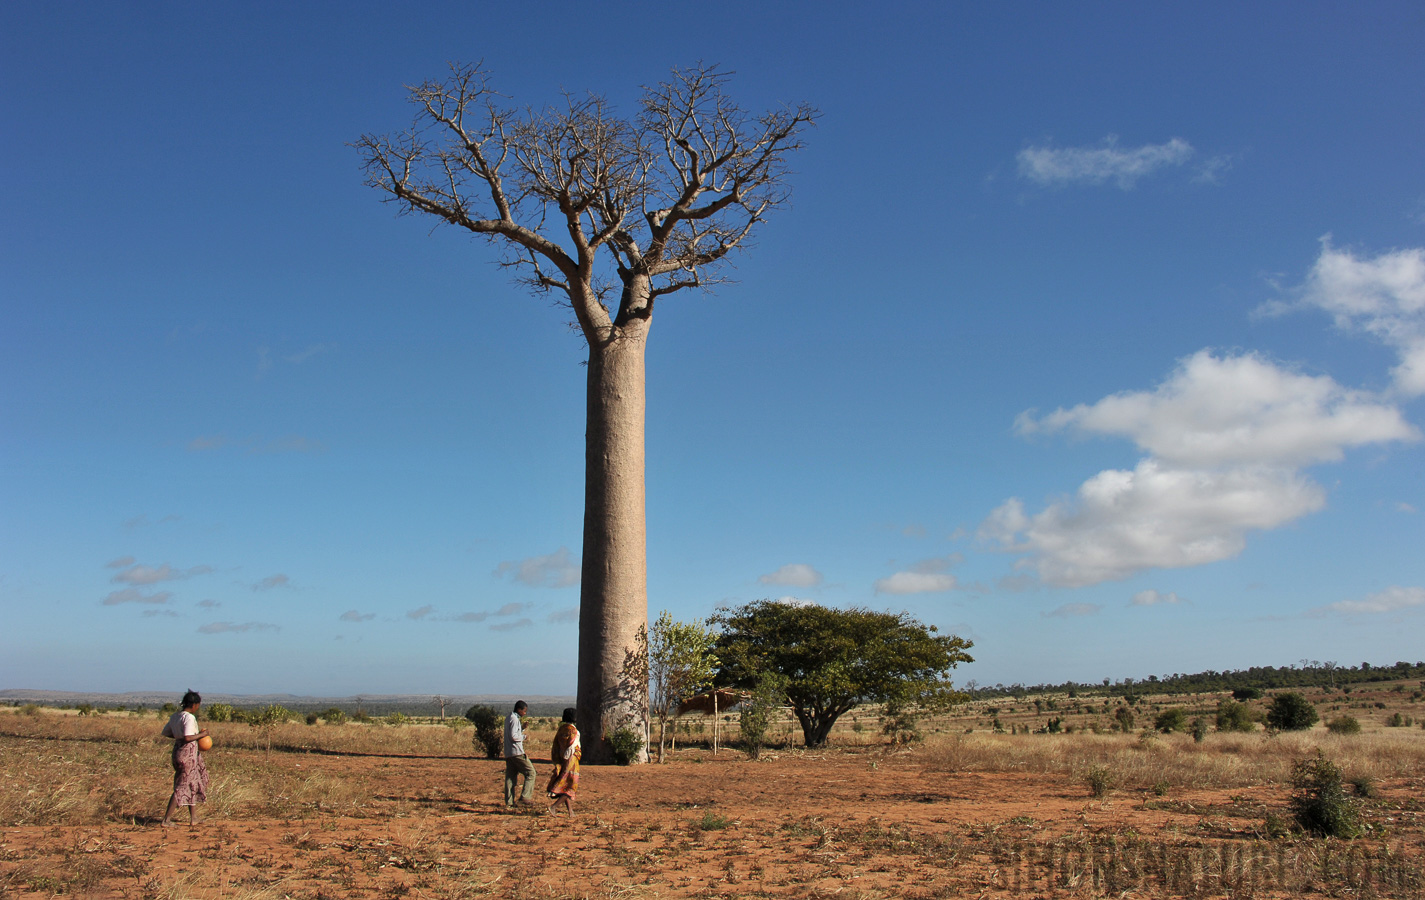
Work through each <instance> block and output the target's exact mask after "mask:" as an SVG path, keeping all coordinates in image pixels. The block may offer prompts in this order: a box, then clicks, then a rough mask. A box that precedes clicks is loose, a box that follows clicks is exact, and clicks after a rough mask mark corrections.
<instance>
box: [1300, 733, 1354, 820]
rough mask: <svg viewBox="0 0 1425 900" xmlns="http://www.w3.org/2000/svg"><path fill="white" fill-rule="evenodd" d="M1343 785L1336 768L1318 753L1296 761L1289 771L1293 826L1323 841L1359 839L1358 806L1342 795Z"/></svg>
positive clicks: (1324, 756)
mask: <svg viewBox="0 0 1425 900" xmlns="http://www.w3.org/2000/svg"><path fill="white" fill-rule="evenodd" d="M1345 784H1346V782H1345V778H1344V776H1343V775H1342V773H1341V769H1340V767H1339V766H1337V765H1336V764H1335V763H1333V762H1332V761H1331V760H1329V759H1327V758H1326V755H1325V754H1324V753H1322V752H1321V750H1320V749H1318V750H1317V751H1316V754H1315V755H1314V756H1309V757H1307V758H1305V759H1302V760H1299V761H1297V763H1296V764H1295V765H1293V766H1292V770H1291V786H1292V795H1291V811H1292V815H1293V816H1295V817H1296V822H1297V824H1298V825H1300V826H1301V828H1302V829H1303V830H1305V831H1307V832H1309V833H1311V834H1316V835H1321V836H1323V837H1336V838H1354V837H1359V836H1360V834H1361V821H1360V819H1361V816H1360V808H1359V804H1358V803H1357V802H1356V800H1355V798H1353V797H1351V796H1350V795H1348V794H1347V793H1346V788H1345Z"/></svg>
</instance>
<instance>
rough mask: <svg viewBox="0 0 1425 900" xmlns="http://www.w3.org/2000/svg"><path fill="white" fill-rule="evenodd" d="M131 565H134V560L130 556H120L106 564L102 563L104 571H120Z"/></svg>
mask: <svg viewBox="0 0 1425 900" xmlns="http://www.w3.org/2000/svg"><path fill="white" fill-rule="evenodd" d="M133 564H134V558H133V557H132V556H121V557H119V558H118V559H111V560H109V561H108V562H106V563H104V568H106V569H122V568H124V567H125V566H131V565H133Z"/></svg>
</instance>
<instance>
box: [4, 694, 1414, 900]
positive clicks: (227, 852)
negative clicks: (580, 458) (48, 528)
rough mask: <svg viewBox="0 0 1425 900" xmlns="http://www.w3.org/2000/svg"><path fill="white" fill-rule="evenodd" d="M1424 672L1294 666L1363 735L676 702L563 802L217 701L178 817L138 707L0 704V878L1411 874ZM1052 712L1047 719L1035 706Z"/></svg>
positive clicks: (408, 892)
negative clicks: (1325, 773)
mask: <svg viewBox="0 0 1425 900" xmlns="http://www.w3.org/2000/svg"><path fill="white" fill-rule="evenodd" d="M1417 687H1418V685H1416V684H1414V683H1411V684H1409V685H1407V688H1408V689H1407V690H1405V691H1400V690H1394V689H1393V687H1392V686H1390V685H1380V686H1371V687H1370V688H1358V689H1357V690H1356V691H1354V692H1353V693H1351V694H1350V695H1344V694H1342V693H1341V692H1340V691H1336V692H1335V693H1333V694H1330V695H1325V694H1322V693H1321V692H1308V695H1309V696H1310V698H1311V699H1312V700H1313V702H1314V703H1315V704H1316V706H1317V708H1318V709H1319V710H1320V712H1321V714H1322V718H1323V719H1330V718H1332V717H1333V716H1335V715H1339V714H1340V710H1334V709H1333V707H1335V706H1340V707H1341V709H1342V710H1349V711H1351V712H1352V714H1353V715H1355V716H1357V718H1358V719H1359V720H1360V722H1361V724H1362V726H1363V727H1362V731H1361V733H1359V734H1353V735H1338V734H1332V733H1328V732H1327V730H1326V729H1325V728H1324V727H1322V726H1321V725H1317V726H1316V727H1315V728H1314V729H1312V730H1310V731H1306V732H1295V733H1283V734H1278V735H1270V734H1268V733H1266V732H1265V731H1263V730H1262V729H1261V728H1260V727H1258V729H1257V730H1256V731H1254V732H1251V733H1218V732H1216V731H1211V732H1209V733H1207V734H1205V735H1204V736H1203V737H1202V740H1201V741H1196V740H1194V738H1193V736H1192V735H1191V734H1184V733H1172V734H1158V733H1155V732H1153V731H1151V730H1148V731H1144V730H1142V726H1143V725H1148V726H1150V728H1151V723H1152V718H1153V714H1154V711H1155V710H1161V709H1163V708H1168V707H1172V706H1183V707H1186V708H1188V711H1189V712H1190V713H1191V714H1193V715H1200V714H1205V713H1206V712H1207V711H1209V710H1210V709H1212V708H1213V707H1214V706H1215V704H1216V702H1217V700H1218V699H1220V698H1219V697H1216V696H1207V695H1201V696H1194V697H1181V698H1173V697H1166V698H1152V702H1147V701H1144V702H1140V703H1139V704H1138V705H1137V709H1136V710H1135V712H1136V714H1137V718H1138V726H1139V727H1138V728H1136V729H1135V730H1132V731H1129V732H1126V733H1125V732H1122V731H1117V732H1115V731H1112V730H1111V725H1112V723H1113V719H1112V716H1111V713H1112V710H1111V709H1110V707H1111V706H1112V701H1110V703H1109V704H1105V703H1104V702H1103V698H1102V697H1098V698H1085V699H1079V698H1067V697H1058V698H1054V697H1029V698H1020V699H999V700H994V701H979V702H975V703H971V704H967V705H966V706H963V707H960V708H958V709H957V711H956V713H955V715H953V716H950V717H947V718H939V719H935V720H933V721H928V722H921V723H920V730H921V738H920V739H919V740H912V741H909V742H904V743H890V742H889V741H888V740H887V739H886V738H885V737H883V736H882V735H881V733H880V729H879V725H878V723H877V719H876V716H875V713H874V711H871V710H866V711H858V713H857V714H856V715H855V716H854V717H852V716H848V717H846V719H845V720H844V721H843V722H841V723H840V724H839V726H838V728H837V730H836V731H835V732H834V733H833V739H832V745H831V746H830V747H829V748H827V749H825V750H818V751H807V750H804V749H800V748H798V747H796V746H795V742H789V741H786V740H785V737H786V736H788V735H790V734H791V732H790V729H789V728H785V727H784V728H783V730H782V731H781V735H782V737H783V738H784V740H782V741H781V742H780V744H779V745H777V746H773V747H772V748H771V749H770V750H768V751H766V752H764V754H763V755H762V757H761V758H760V759H757V760H752V759H749V758H748V757H747V756H746V754H744V753H742V752H740V751H739V750H738V749H736V748H735V747H733V748H727V747H724V748H723V749H721V750H720V752H717V753H714V752H712V749H711V747H710V740H709V738H710V736H711V735H710V727H709V724H708V722H707V721H706V720H704V719H702V718H701V717H689V718H688V719H685V720H684V729H683V732H684V733H682V734H681V735H680V742H679V745H678V749H677V750H676V751H675V752H673V753H672V754H670V759H669V761H668V762H666V763H664V764H662V765H645V766H634V767H627V768H621V767H587V768H585V769H584V775H583V782H582V784H581V786H580V797H579V802H578V806H577V810H576V811H577V815H576V816H575V817H574V818H573V819H568V818H564V817H558V818H554V817H549V816H545V815H541V814H539V813H538V812H524V811H521V812H508V811H506V810H505V808H504V806H503V803H502V800H501V797H500V782H501V778H502V774H503V765H502V764H501V763H500V762H499V761H492V760H487V759H483V758H477V755H476V752H475V750H474V748H473V746H472V742H471V730H470V729H469V728H468V727H466V728H457V727H452V726H451V725H450V724H439V723H421V724H410V723H406V724H398V725H389V724H380V723H373V724H359V723H347V724H344V725H340V726H337V725H327V724H322V723H319V724H315V725H305V724H297V723H294V724H287V725H281V726H277V727H276V728H274V729H273V730H272V732H271V734H270V735H269V734H266V733H264V732H263V731H261V730H260V729H257V728H253V727H250V726H248V725H245V724H240V723H214V724H210V725H208V727H209V728H210V729H211V730H212V731H213V733H214V736H215V738H216V741H217V746H216V747H215V748H214V749H213V750H212V751H210V752H209V753H208V755H207V763H208V767H209V770H210V772H211V773H212V788H211V792H210V802H209V803H208V804H207V805H206V806H207V809H206V810H205V812H206V815H207V816H208V818H207V820H206V822H204V823H203V824H202V825H200V826H199V827H197V828H193V829H190V828H188V827H186V825H183V826H181V827H177V828H173V829H163V828H160V827H159V826H158V820H159V818H160V815H161V813H162V811H163V807H164V804H165V802H166V801H167V798H168V792H169V789H170V786H171V785H170V781H169V779H170V769H169V766H168V761H167V749H168V745H167V742H166V741H164V740H162V739H161V738H159V737H158V732H159V729H160V728H161V727H162V724H163V720H162V719H161V718H160V717H159V716H158V714H156V713H155V712H154V711H152V710H150V711H146V712H141V713H139V712H114V711H109V712H106V713H104V714H90V715H82V716H81V715H78V714H77V713H76V712H74V711H72V710H63V711H61V710H50V709H44V708H35V707H23V708H21V707H17V708H14V709H10V708H3V709H0V759H3V763H0V897H12V896H13V897H49V896H75V897H125V898H175V900H177V898H187V897H195V898H233V900H257V898H280V897H293V898H310V900H317V898H337V897H366V898H399V897H412V898H417V897H419V898H452V900H455V898H476V897H510V898H556V897H633V898H636V897H833V896H835V897H846V898H880V897H925V898H929V897H1049V896H1061V897H1125V898H1132V897H1273V898H1284V897H1303V896H1308V897H1425V873H1423V872H1422V862H1423V861H1425V730H1422V728H1421V727H1420V724H1419V722H1418V721H1417V719H1418V718H1419V717H1420V716H1419V714H1420V713H1421V712H1422V710H1425V704H1421V703H1420V702H1418V701H1419V696H1418V691H1416V690H1415V688H1417ZM1035 700H1038V701H1039V703H1038V704H1037V705H1036V704H1035V702H1034V701H1035ZM1051 703H1052V708H1051V707H1050V704H1051ZM1396 716H1398V718H1395V719H1392V717H1396ZM1050 717H1054V718H1058V719H1059V726H1058V727H1059V728H1060V729H1061V730H1060V731H1059V733H1038V732H1039V730H1040V729H1041V728H1043V727H1044V725H1045V723H1046V722H1047V720H1048V718H1050ZM996 719H998V721H999V726H998V727H999V729H1000V731H997V730H996V729H995V725H994V722H995V720H996ZM1404 720H1409V721H1410V723H1411V724H1409V725H1401V724H1399V723H1400V722H1401V721H1404ZM1392 721H1395V722H1396V723H1397V724H1396V725H1395V726H1394V727H1392V726H1391V725H1390V723H1391V722H1392ZM462 724H463V723H462ZM724 727H726V728H730V729H731V731H732V734H731V737H733V738H734V739H735V737H736V717H735V716H732V717H729V718H728V719H727V722H726V725H725V726H724ZM1066 730H1067V732H1068V733H1065V731H1066ZM1001 732H1003V733H1001ZM1010 732H1013V733H1010ZM552 733H553V732H552V722H551V721H550V720H537V721H536V723H535V728H534V731H533V739H532V740H531V741H530V742H529V746H530V747H531V748H532V753H531V755H532V757H534V758H536V765H537V766H539V767H540V770H541V776H543V775H545V774H547V772H548V771H549V765H548V763H544V764H543V765H540V763H539V762H538V756H540V755H541V754H543V753H544V752H547V748H548V746H549V742H550V739H551V737H552ZM269 737H270V739H271V749H270V750H268V749H266V744H267V739H268V738H269ZM1318 750H1319V751H1321V753H1323V754H1324V755H1325V757H1326V758H1328V759H1330V760H1332V761H1333V762H1334V763H1335V764H1336V765H1338V766H1339V767H1340V768H1341V770H1342V771H1343V772H1344V773H1345V774H1346V776H1347V778H1348V780H1350V781H1351V783H1352V788H1351V790H1352V799H1353V802H1355V803H1356V804H1358V806H1359V811H1360V815H1361V821H1362V823H1363V826H1364V834H1363V836H1361V837H1357V838H1355V839H1351V840H1341V839H1334V838H1322V837H1313V836H1310V835H1308V834H1304V833H1302V832H1301V831H1300V830H1298V829H1296V828H1295V827H1294V823H1293V819H1292V814H1291V810H1290V798H1291V793H1292V787H1291V784H1290V778H1291V773H1292V766H1293V764H1294V763H1295V762H1296V761H1298V760H1301V759H1305V758H1312V757H1314V756H1315V754H1316V753H1317V751H1318ZM542 786H543V785H542V783H541V787H542ZM539 796H541V797H542V796H543V794H542V792H541V793H540V795H539ZM542 808H543V807H542V806H541V807H539V809H540V810H542ZM180 821H186V816H185V815H184V814H180Z"/></svg>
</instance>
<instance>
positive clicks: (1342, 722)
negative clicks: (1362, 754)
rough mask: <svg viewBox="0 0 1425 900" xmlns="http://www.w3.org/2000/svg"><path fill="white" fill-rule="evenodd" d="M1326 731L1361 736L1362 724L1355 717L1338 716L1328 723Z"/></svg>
mask: <svg viewBox="0 0 1425 900" xmlns="http://www.w3.org/2000/svg"><path fill="white" fill-rule="evenodd" d="M1326 730H1327V731H1329V732H1331V733H1332V734H1360V733H1361V723H1360V722H1358V721H1356V717H1355V716H1345V715H1342V716H1337V717H1336V718H1334V719H1332V720H1331V721H1329V722H1327V723H1326Z"/></svg>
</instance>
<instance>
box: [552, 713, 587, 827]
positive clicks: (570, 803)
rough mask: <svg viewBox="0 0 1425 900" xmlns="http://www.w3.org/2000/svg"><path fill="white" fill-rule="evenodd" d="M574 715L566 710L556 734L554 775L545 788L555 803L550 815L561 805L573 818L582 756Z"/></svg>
mask: <svg viewBox="0 0 1425 900" xmlns="http://www.w3.org/2000/svg"><path fill="white" fill-rule="evenodd" d="M574 715H575V710H574V708H573V707H570V708H569V709H566V710H564V721H563V722H561V723H560V725H559V730H558V731H556V732H555V733H554V747H553V748H552V749H551V750H550V751H549V757H550V762H552V763H554V767H555V768H554V774H553V775H550V776H549V786H548V787H546V788H545V790H546V791H548V792H549V796H550V798H551V799H552V800H553V801H554V802H553V803H551V804H549V814H550V815H554V810H555V809H556V808H558V806H559V805H560V804H561V803H562V804H564V809H565V811H567V812H568V813H569V815H570V816H571V817H572V816H573V815H574V798H575V797H577V796H578V793H579V757H580V756H581V755H582V748H581V747H580V746H579V729H578V728H575V727H574Z"/></svg>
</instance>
